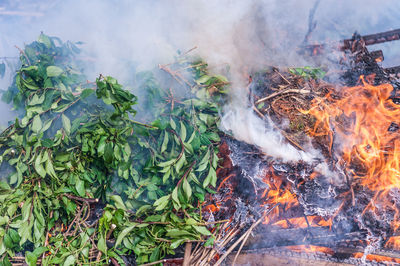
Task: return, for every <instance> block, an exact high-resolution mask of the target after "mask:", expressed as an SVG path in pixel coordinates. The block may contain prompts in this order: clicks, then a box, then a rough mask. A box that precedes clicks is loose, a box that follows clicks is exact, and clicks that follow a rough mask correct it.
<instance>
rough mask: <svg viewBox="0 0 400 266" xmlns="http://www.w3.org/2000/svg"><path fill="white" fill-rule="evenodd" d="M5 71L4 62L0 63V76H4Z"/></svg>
mask: <svg viewBox="0 0 400 266" xmlns="http://www.w3.org/2000/svg"><path fill="white" fill-rule="evenodd" d="M5 73H6V64H4V63H1V64H0V78H4V74H5Z"/></svg>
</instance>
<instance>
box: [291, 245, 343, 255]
mask: <svg viewBox="0 0 400 266" xmlns="http://www.w3.org/2000/svg"><path fill="white" fill-rule="evenodd" d="M287 248H288V249H290V250H291V251H295V252H307V253H315V252H321V253H325V254H330V255H333V254H335V252H334V251H333V250H332V249H330V248H327V247H320V246H313V245H297V246H288V247H287Z"/></svg>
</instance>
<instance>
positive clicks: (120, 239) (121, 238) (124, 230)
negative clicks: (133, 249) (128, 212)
mask: <svg viewBox="0 0 400 266" xmlns="http://www.w3.org/2000/svg"><path fill="white" fill-rule="evenodd" d="M137 225H138V224H137V223H133V224H132V225H131V226H128V227H126V228H124V229H123V230H122V231H121V233H119V235H118V237H117V241H116V242H115V247H118V246H119V245H120V244H121V242H122V240H123V239H124V238H125V237H126V236H127V235H128V234H129V233H130V232H131V231H132V230H133V229H134V228H135V227H136V226H137Z"/></svg>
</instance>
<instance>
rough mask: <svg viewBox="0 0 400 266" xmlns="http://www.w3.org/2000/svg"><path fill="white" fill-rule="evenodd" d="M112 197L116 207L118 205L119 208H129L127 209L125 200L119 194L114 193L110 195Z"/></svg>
mask: <svg viewBox="0 0 400 266" xmlns="http://www.w3.org/2000/svg"><path fill="white" fill-rule="evenodd" d="M110 199H111V200H113V201H114V203H115V207H117V208H118V209H122V210H125V211H126V210H127V209H126V206H125V204H124V202H123V201H122V199H121V197H120V196H118V195H112V196H111V197H110Z"/></svg>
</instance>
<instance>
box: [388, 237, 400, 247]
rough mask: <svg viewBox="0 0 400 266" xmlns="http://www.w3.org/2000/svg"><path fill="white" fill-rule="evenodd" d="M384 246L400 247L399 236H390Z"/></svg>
mask: <svg viewBox="0 0 400 266" xmlns="http://www.w3.org/2000/svg"><path fill="white" fill-rule="evenodd" d="M385 246H386V247H389V248H395V249H400V236H392V237H391V238H389V240H388V241H387V242H386V245H385Z"/></svg>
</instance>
